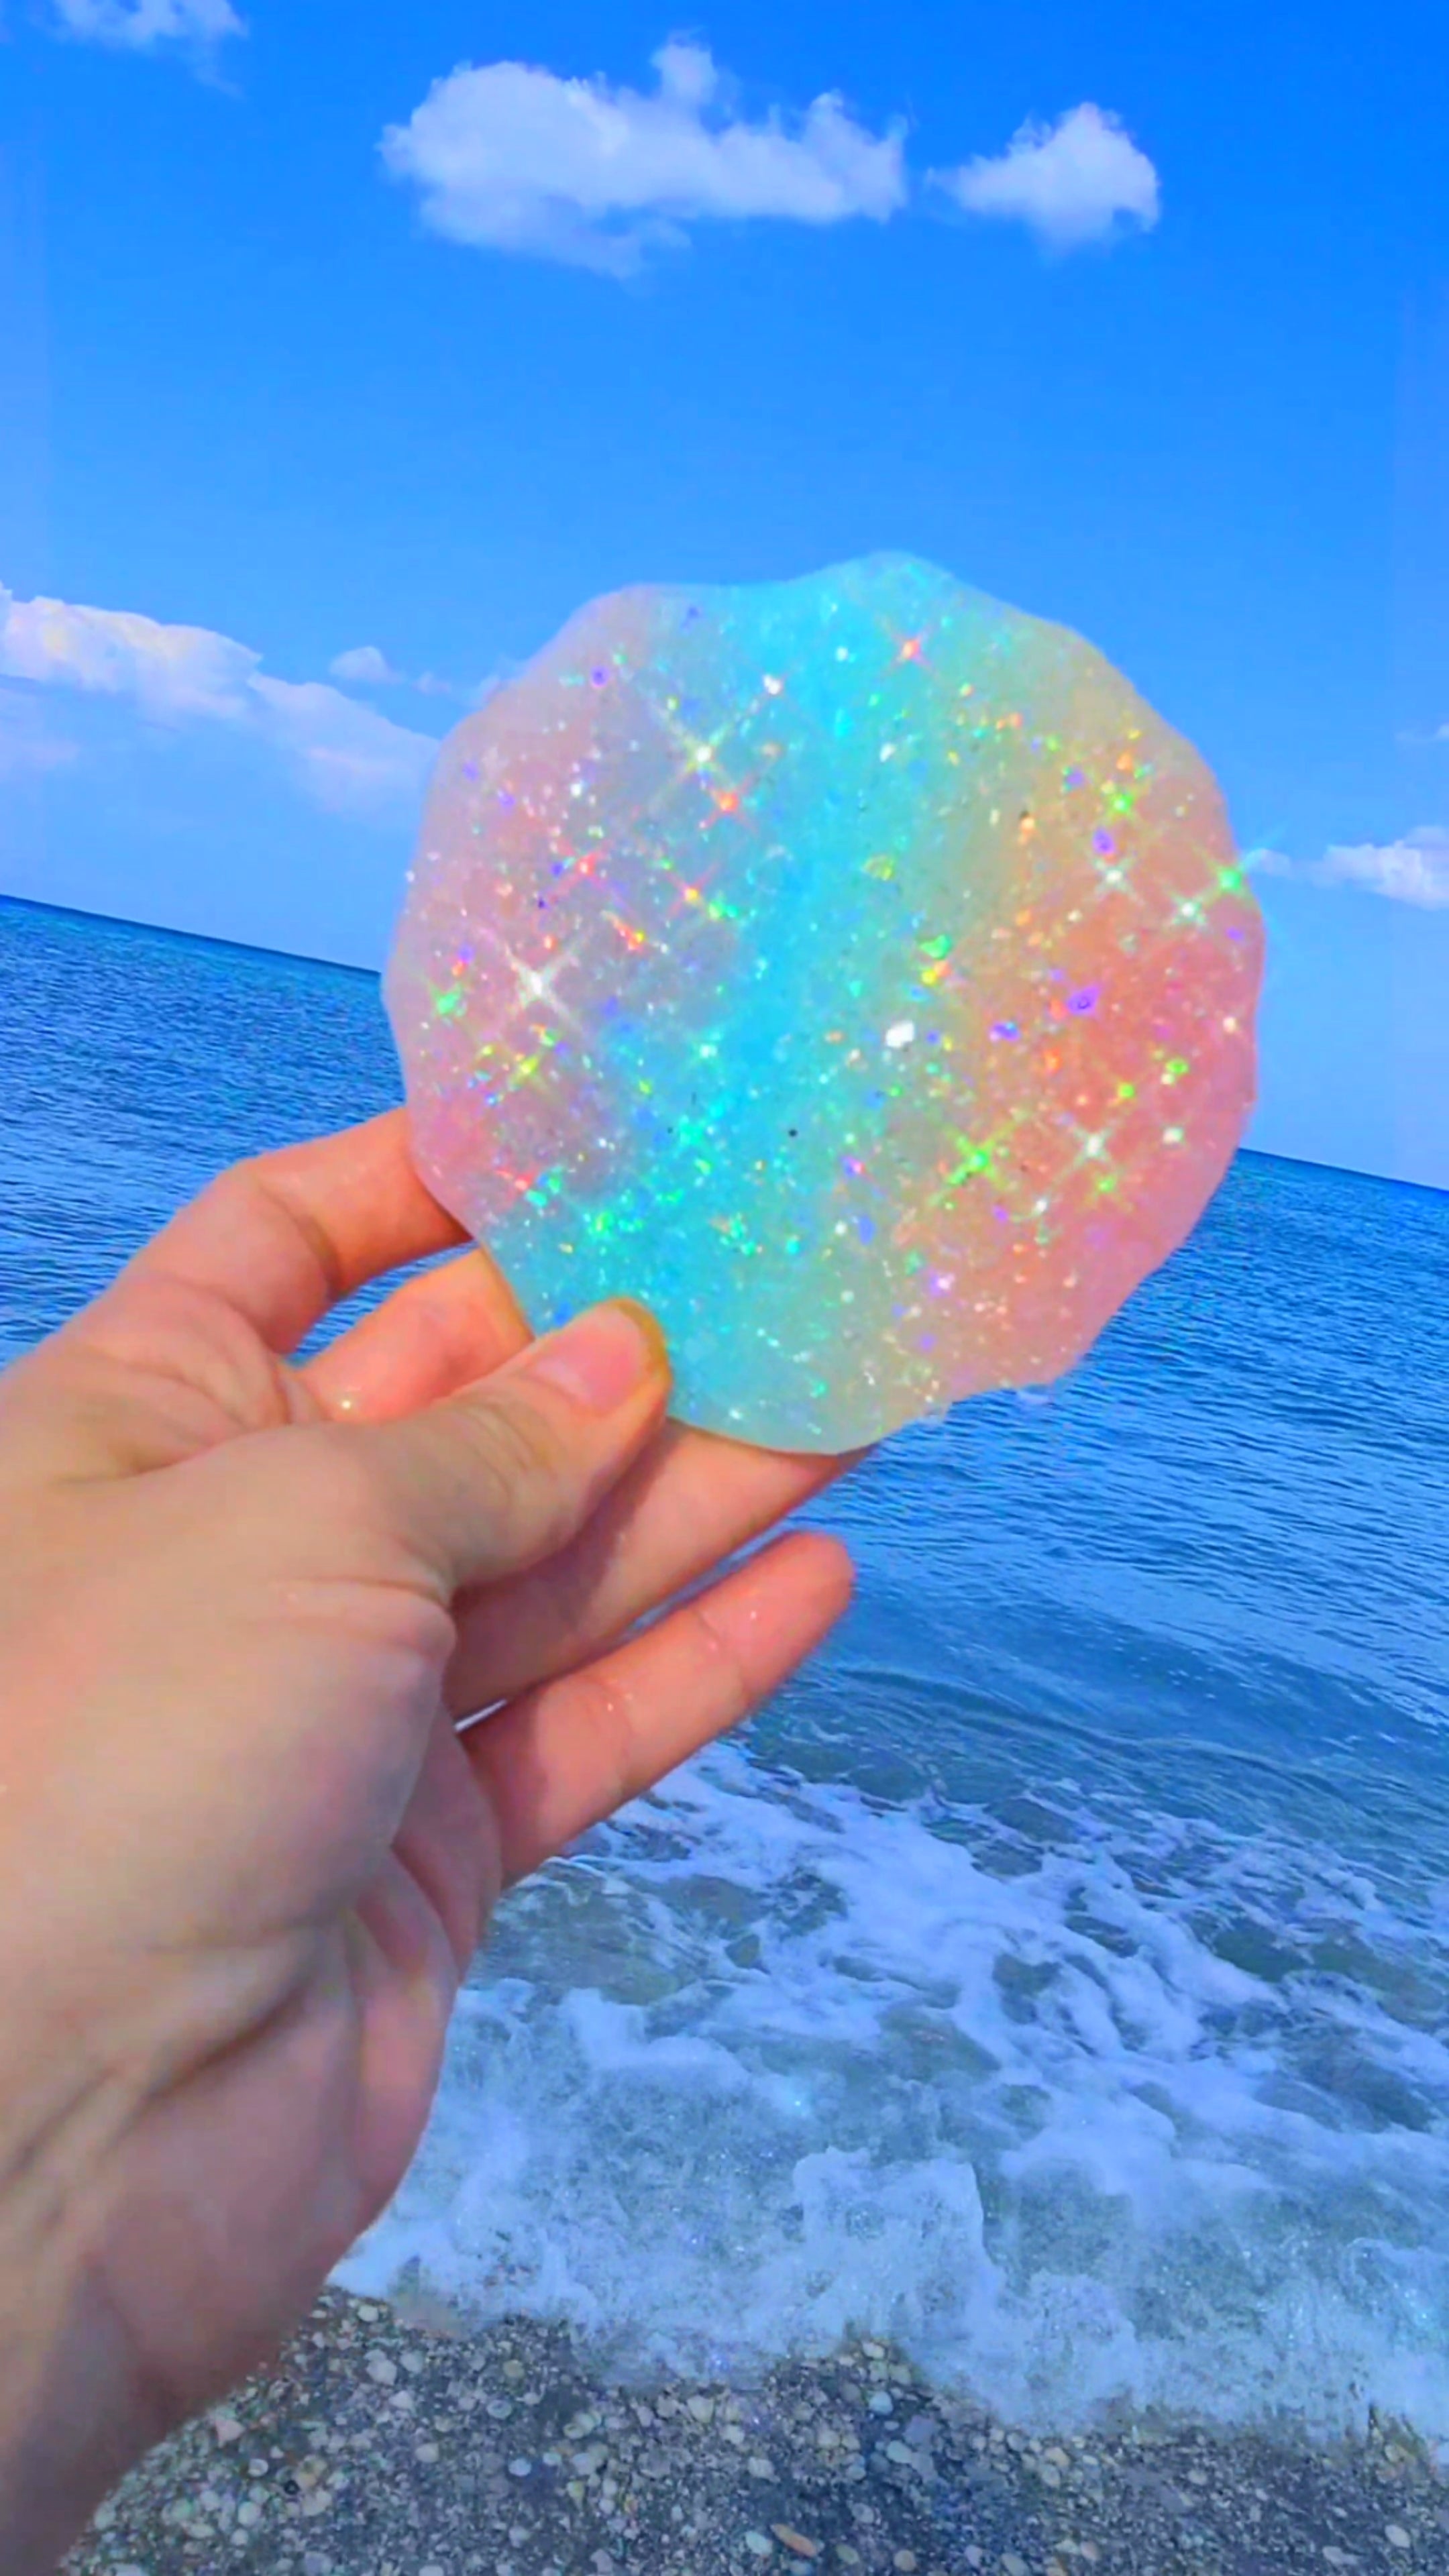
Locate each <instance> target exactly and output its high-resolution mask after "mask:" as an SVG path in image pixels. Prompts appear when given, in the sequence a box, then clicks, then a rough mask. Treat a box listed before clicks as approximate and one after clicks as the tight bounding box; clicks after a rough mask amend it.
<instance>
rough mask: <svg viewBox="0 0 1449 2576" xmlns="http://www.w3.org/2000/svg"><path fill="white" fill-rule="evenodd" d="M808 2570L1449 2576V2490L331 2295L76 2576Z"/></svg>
mask: <svg viewBox="0 0 1449 2576" xmlns="http://www.w3.org/2000/svg"><path fill="white" fill-rule="evenodd" d="M882 2396H890V2397H891V2400H892V2404H891V2410H890V2413H889V2414H887V2411H886V2409H884V2408H882V2407H881V2406H880V2405H879V2404H878V2403H877V2402H876V2401H878V2400H879V2398H881V2397H882ZM505 2427H506V2429H505ZM520 2435H521V2436H522V2437H523V2439H522V2441H520V2438H519V2437H520ZM510 2436H511V2438H510ZM810 2566H816V2567H818V2568H819V2569H820V2570H821V2571H822V2576H830V2571H832V2570H835V2569H839V2570H841V2571H854V2570H857V2569H859V2570H861V2571H863V2576H977V2571H980V2576H1320V2571H1321V2576H1335V2571H1337V2576H1446V2571H1449V2483H1446V2481H1445V2479H1444V2478H1443V2477H1442V2476H1441V2474H1440V2473H1439V2472H1438V2471H1437V2470H1436V2468H1435V2467H1434V2465H1433V2463H1432V2462H1431V2461H1430V2460H1429V2459H1428V2458H1427V2457H1426V2456H1425V2454H1424V2452H1423V2450H1422V2449H1421V2448H1420V2447H1419V2446H1418V2445H1417V2444H1415V2443H1414V2442H1413V2440H1412V2439H1410V2438H1409V2437H1408V2436H1406V2435H1405V2434H1404V2433H1403V2432H1401V2431H1398V2430H1396V2429H1395V2428H1394V2427H1393V2426H1391V2425H1385V2424H1375V2425H1374V2426H1373V2428H1372V2429H1371V2432H1370V2435H1369V2438H1368V2439H1367V2440H1366V2441H1364V2442H1362V2443H1358V2444H1355V2445H1351V2446H1350V2445H1344V2446H1341V2447H1338V2448H1332V2449H1330V2448H1318V2447H1314V2446H1312V2445H1310V2444H1308V2443H1306V2442H1303V2441H1300V2440H1296V2439H1293V2438H1291V2437H1289V2436H1287V2435H1285V2436H1284V2437H1282V2438H1281V2439H1279V2440H1273V2439H1270V2438H1269V2437H1267V2436H1266V2435H1262V2434H1256V2433H1254V2434H1224V2433H1212V2432H1208V2431H1205V2430H1203V2429H1202V2428H1200V2427H1198V2428H1194V2427H1191V2426H1173V2425H1170V2424H1164V2423H1151V2422H1139V2423H1120V2424H1115V2425H1113V2426H1112V2427H1111V2428H1110V2429H1108V2428H1103V2429H1102V2430H1101V2431H1099V2432H1097V2433H1094V2434H1093V2435H1092V2436H1091V2437H1090V2438H1084V2437H1082V2436H1078V2435H1071V2436H1069V2435H1061V2436H1059V2437H1058V2438H1056V2439H1053V2438H1052V2437H1051V2436H1050V2434H1045V2433H1044V2434H1041V2435H1039V2436H1038V2435H1035V2434H1027V2433H1024V2432H1023V2431H1022V2430H1021V2429H1020V2428H1019V2427H1013V2426H1006V2425H1002V2424H1000V2423H997V2422H995V2421H994V2420H993V2419H992V2418H991V2417H990V2416H989V2415H988V2414H987V2413H986V2412H985V2411H984V2410H983V2409H982V2408H980V2407H977V2406H974V2405H972V2404H971V2403H970V2402H969V2401H968V2400H966V2399H964V2398H960V2397H955V2396H952V2397H942V2396H939V2395H933V2394H932V2392H931V2391H930V2390H929V2389H928V2388H927V2387H926V2386H925V2384H924V2383H923V2382H922V2381H920V2380H919V2379H918V2378H917V2377H916V2375H915V2373H914V2372H913V2371H912V2370H911V2368H910V2365H909V2364H908V2363H907V2362H906V2361H905V2359H904V2357H903V2356H902V2355H901V2354H899V2353H897V2352H894V2351H892V2350H891V2349H890V2348H889V2347H888V2346H886V2345H885V2344H883V2343H882V2342H880V2341H879V2340H878V2339H875V2338H872V2339H869V2340H867V2341H865V2342H861V2343H855V2344H852V2345H849V2346H847V2347H845V2348H843V2349H842V2350H840V2351H838V2352H836V2353H834V2354H832V2355H830V2356H829V2357H828V2358H827V2359H824V2360H820V2361H811V2362H808V2363H807V2362H792V2363H788V2364H782V2365H781V2366H780V2367H778V2368H777V2369H775V2370H773V2371H771V2372H770V2373H769V2374H768V2376H766V2377H764V2378H762V2379H760V2380H759V2381H758V2382H756V2383H751V2384H749V2385H743V2384H741V2385H736V2386H727V2385H724V2384H716V2385H713V2386H709V2387H700V2386H697V2385H694V2384H690V2383H685V2382H682V2381H678V2380H670V2381H667V2382H665V2381H661V2382H658V2383H655V2384H651V2385H650V2386H649V2387H648V2388H647V2389H644V2388H637V2387H629V2388H620V2387H618V2386H615V2385H612V2384H610V2383H608V2382H606V2381H604V2380H602V2379H601V2378H600V2377H599V2376H598V2375H597V2374H596V2373H595V2372H594V2371H592V2370H591V2368H590V2365H589V2363H588V2360H587V2358H586V2357H585V2356H584V2355H583V2354H582V2353H581V2352H580V2351H579V2350H578V2349H577V2348H576V2347H575V2346H574V2345H573V2344H572V2343H571V2342H570V2340H569V2338H568V2336H567V2335H566V2334H564V2333H563V2332H562V2331H561V2330H560V2329H557V2328H553V2327H548V2326H542V2325H538V2324H535V2323H533V2322H531V2321H528V2320H524V2319H518V2318H515V2319H511V2320H508V2321H506V2322H505V2323H503V2324H501V2325H498V2326H494V2327H490V2328H488V2329H487V2330H486V2331H481V2332H477V2333H473V2332H469V2331H467V2330H466V2329H464V2328H463V2327H462V2326H461V2325H460V2323H459V2322H458V2321H457V2320H456V2319H454V2318H452V2317H450V2316H449V2315H448V2313H447V2312H446V2311H445V2310H444V2309H442V2308H441V2307H440V2306H439V2305H438V2303H436V2302H434V2301H430V2300H429V2299H427V2298H426V2297H423V2296H419V2295H416V2294H414V2295H412V2296H405V2297H403V2298H401V2299H400V2300H399V2302H398V2304H397V2305H396V2306H395V2307H384V2306H382V2305H381V2304H380V2303H379V2302H377V2301H375V2300H357V2299H352V2298H349V2297H347V2296H345V2295H343V2294H342V2293H340V2292H335V2291H329V2292H328V2293H327V2294H326V2295H325V2296H324V2298H323V2299H322V2300H321V2302H320V2303H319V2305H318V2307H317V2309H316V2311H315V2312H314V2314H313V2316H312V2317H311V2319H309V2321H308V2323H307V2325H306V2326H305V2327H304V2329H303V2330H302V2332H301V2333H300V2334H299V2335H298V2336H297V2337H296V2338H295V2339H294V2341H293V2342H292V2343H291V2344H290V2345H289V2347H288V2349H287V2351H286V2352H285V2353H284V2355H283V2356H282V2357H281V2359H280V2360H279V2362H278V2363H277V2365H276V2367H275V2368H274V2369H273V2370H271V2371H269V2372H265V2373H262V2374H260V2375H259V2376H258V2377H257V2378H255V2379H253V2380H251V2381H249V2382H248V2384H247V2385H246V2387H244V2388H243V2389H241V2390H240V2391H238V2392H237V2393H236V2394H235V2395H234V2396H233V2397H231V2398H230V2399H228V2400H227V2402H226V2403H225V2404H224V2405H221V2406H218V2407H216V2408H214V2409H213V2411H212V2412H211V2413H210V2414H209V2415H208V2416H205V2417H203V2418H202V2419H201V2421H200V2422H198V2423H196V2424H194V2425H190V2426H188V2427H187V2428H186V2430H185V2431H184V2432H182V2433H180V2434H179V2435H177V2436H176V2437H175V2439H174V2440H172V2441H170V2442H168V2443H166V2444H165V2445H163V2447H162V2448H161V2449H160V2450H158V2451H156V2452H153V2454H152V2455H151V2457H150V2458H149V2459H148V2460H146V2461H144V2462H143V2463H142V2464H141V2466H140V2467H139V2468H138V2469H136V2470H135V2471H133V2473H132V2475H131V2476H130V2477H129V2478H128V2479H127V2480H126V2481H125V2483H124V2484H123V2485H122V2486H121V2487H120V2488H119V2489H118V2490H117V2492H116V2494H115V2495H114V2496H113V2497H111V2498H110V2500H109V2501H108V2503H107V2504H106V2505H104V2506H103V2507H102V2508H101V2511H100V2513H99V2514H98V2515H97V2516H96V2519H95V2522H94V2524H93V2525H92V2527H91V2529H90V2531H89V2532H88V2533H87V2534H86V2536H85V2538H84V2539H83V2540H82V2541H81V2543H80V2544H79V2545H78V2547H77V2548H76V2549H75V2550H74V2551H73V2552H72V2553H71V2555H70V2557H69V2558H68V2559H67V2561H66V2569H67V2576H182V2571H200V2576H211V2571H214V2570H215V2571H220V2570H223V2569H225V2570H235V2571H237V2576H485V2572H486V2576H753V2572H754V2571H757V2570H758V2571H760V2572H761V2576H763V2571H764V2570H765V2569H766V2568H769V2567H773V2568H774V2569H775V2570H777V2571H778V2576H786V2571H788V2570H790V2569H792V2568H793V2569H796V2570H804V2569H805V2568H807V2567H810Z"/></svg>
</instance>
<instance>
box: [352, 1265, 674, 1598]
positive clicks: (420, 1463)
mask: <svg viewBox="0 0 1449 2576" xmlns="http://www.w3.org/2000/svg"><path fill="white" fill-rule="evenodd" d="M668 1395H669V1360H668V1355H667V1353H666V1350H665V1346H664V1336H663V1334H662V1333H661V1331H660V1329H659V1326H658V1324H657V1323H656V1322H655V1320H654V1318H653V1316H652V1315H651V1314H650V1313H649V1312H648V1309H647V1308H646V1307H643V1306H638V1305H635V1304H634V1303H633V1301H632V1300H630V1299H624V1298H620V1299H619V1300H617V1301H616V1302H612V1303H610V1304H608V1305H604V1306H593V1307H590V1308H589V1310H588V1311H587V1313H585V1314H582V1315H578V1316H576V1317H575V1318H574V1320H573V1322H572V1323H569V1324H566V1325H564V1327H563V1328H562V1330H561V1331H559V1332H556V1333H549V1334H546V1335H545V1336H544V1338H543V1339H542V1340H541V1341H537V1342H531V1343H530V1344H529V1346H528V1348H527V1350H525V1351H521V1352H520V1353H519V1354H518V1356H517V1358H516V1359H512V1360H510V1361H509V1362H508V1363H507V1364H506V1366H505V1367H503V1368H500V1369H496V1370H495V1371H494V1372H493V1374H492V1375H491V1376H490V1377H486V1378H480V1379H479V1380H478V1381H477V1383H476V1384H475V1385H473V1386H470V1387H465V1388H463V1389H462V1390H461V1391H460V1393H458V1394H457V1395H452V1396H448V1397H447V1398H446V1399H445V1400H444V1401H443V1402H441V1403H439V1404H432V1405H428V1406H426V1407H425V1408H424V1409H423V1410H422V1411H421V1412H418V1413H414V1414H410V1415H408V1416H406V1417H404V1418H403V1419H402V1420H399V1421H394V1422H383V1423H377V1424H359V1425H358V1426H357V1427H356V1428H355V1430H352V1431H350V1432H349V1433H348V1434H347V1437H348V1438H349V1439H350V1440H352V1441H354V1442H355V1443H356V1444H357V1447H358V1449H359V1450H362V1451H364V1452H365V1453H366V1455H367V1462H368V1469H369V1474H370V1479H371V1480H372V1481H373V1483H374V1485H375V1487H377V1486H380V1488H381V1490H382V1494H383V1497H384V1501H385V1505H386V1508H387V1510H388V1515H389V1518H390V1520H391V1522H392V1525H393V1528H394V1530H395V1531H396V1533H397V1535H398V1536H399V1537H400V1538H402V1539H403V1540H404V1541H405V1543H406V1544H407V1545H408V1546H409V1547H410V1548H411V1549H412V1550H413V1551H414V1552H415V1553H416V1554H417V1555H418V1556H419V1557H420V1558H421V1559H422V1561H423V1563H424V1564H425V1565H426V1566H427V1567H428V1569H429V1571H430V1572H431V1573H433V1574H434V1575H435V1576H436V1577H437V1579H438V1581H439V1583H440V1585H441V1586H443V1587H444V1588H445V1589H446V1592H447V1594H448V1597H449V1598H451V1596H452V1595H453V1593H455V1592H457V1591H460V1590H461V1589H462V1588H463V1587H464V1586H465V1585H467V1584H476V1583H491V1582H494V1581H496V1580H497V1579H498V1577H500V1576H501V1575H505V1574H516V1573H518V1572H520V1571H521V1570H522V1569H523V1568H524V1567H525V1566H529V1565H534V1564H536V1563H537V1562H538V1561H539V1560H540V1559H541V1558H543V1557H547V1556H552V1555H553V1554H554V1553H555V1551H556V1550H557V1549H559V1548H561V1547H563V1546H564V1545H565V1544H566V1542H567V1541H568V1540H569V1539H571V1538H572V1537H573V1535H574V1532H575V1531H576V1530H577V1529H579V1528H580V1527H581V1526H582V1524H583V1523H584V1522H585V1521H586V1520H587V1519H588V1517H589V1515H590V1513H591V1512H592V1511H593V1510H594V1509H595V1507H596V1505H597V1504H598V1503H599V1501H600V1500H601V1498H602V1496H603V1495H604V1494H605V1493H606V1492H607V1491H608V1489H609V1487H610V1486H611V1485H613V1484H616V1483H617V1481H618V1479H619V1478H620V1476H622V1474H623V1473H624V1470H625V1468H626V1467H628V1466H629V1465H630V1463H631V1462H632V1460H633V1459H634V1458H635V1457H637V1455H638V1453H639V1451H640V1450H641V1449H642V1448H643V1447H644V1445H645V1443H646V1441H647V1440H648V1439H649V1436H650V1434H651V1433H652V1432H653V1431H655V1430H656V1429H657V1428H658V1425H659V1423H660V1421H661V1419H662V1417H663V1414H664V1410H665V1406H666V1403H667V1401H668Z"/></svg>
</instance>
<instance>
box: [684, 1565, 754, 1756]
mask: <svg viewBox="0 0 1449 2576" xmlns="http://www.w3.org/2000/svg"><path fill="white" fill-rule="evenodd" d="M689 1615H690V1624H691V1626H692V1628H693V1631H694V1643H695V1646H696V1649H697V1662H698V1665H699V1668H700V1670H701V1671H702V1673H703V1675H704V1688H703V1691H702V1693H701V1697H702V1699H703V1701H704V1702H705V1704H706V1705H707V1706H708V1709H709V1713H710V1718H711V1720H712V1722H713V1723H714V1724H716V1725H718V1726H721V1727H730V1726H738V1725H739V1722H740V1720H741V1718H744V1717H748V1715H749V1713H750V1711H751V1709H752V1708H753V1707H754V1705H755V1702H756V1700H757V1699H758V1697H759V1690H758V1687H757V1685H756V1682H755V1679H754V1677H753V1675H752V1674H751V1672H750V1670H749V1667H748V1665H747V1664H746V1662H745V1658H744V1656H743V1654H742V1653H741V1651H740V1648H739V1645H738V1644H737V1642H736V1640H735V1639H734V1637H732V1636H731V1635H730V1634H729V1633H728V1631H727V1630H726V1629H724V1628H723V1627H722V1626H721V1625H720V1622H719V1620H718V1619H717V1618H716V1617H715V1615H714V1611H713V1607H712V1605H711V1603H710V1601H709V1598H708V1596H707V1595H706V1597H705V1598H704V1599H703V1600H702V1601H692V1602H691V1603H690V1605H689Z"/></svg>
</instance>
